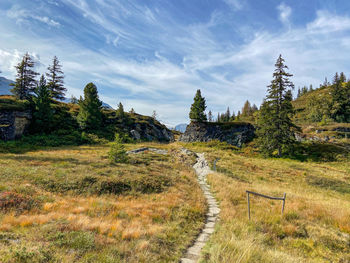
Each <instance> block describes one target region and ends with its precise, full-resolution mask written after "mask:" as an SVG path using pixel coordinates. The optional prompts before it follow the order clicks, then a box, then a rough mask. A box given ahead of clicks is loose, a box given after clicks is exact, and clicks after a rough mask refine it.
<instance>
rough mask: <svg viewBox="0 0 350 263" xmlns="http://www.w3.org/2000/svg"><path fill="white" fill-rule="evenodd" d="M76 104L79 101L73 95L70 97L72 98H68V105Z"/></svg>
mask: <svg viewBox="0 0 350 263" xmlns="http://www.w3.org/2000/svg"><path fill="white" fill-rule="evenodd" d="M78 102H79V100H78V99H77V98H76V97H75V96H74V95H72V97H71V98H70V103H72V104H78Z"/></svg>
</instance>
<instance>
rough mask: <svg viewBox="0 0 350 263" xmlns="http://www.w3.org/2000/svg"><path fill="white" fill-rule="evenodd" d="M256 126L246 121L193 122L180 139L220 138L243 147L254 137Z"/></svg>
mask: <svg viewBox="0 0 350 263" xmlns="http://www.w3.org/2000/svg"><path fill="white" fill-rule="evenodd" d="M254 134H255V128H254V126H253V125H251V124H250V123H244V122H228V123H216V122H203V123H199V122H191V124H190V125H188V126H187V128H186V131H185V133H183V134H182V135H181V136H180V138H179V141H182V142H209V141H212V140H219V141H222V142H227V143H229V144H231V145H234V146H237V147H241V146H242V145H243V144H244V143H247V142H250V141H251V140H252V139H253V138H254Z"/></svg>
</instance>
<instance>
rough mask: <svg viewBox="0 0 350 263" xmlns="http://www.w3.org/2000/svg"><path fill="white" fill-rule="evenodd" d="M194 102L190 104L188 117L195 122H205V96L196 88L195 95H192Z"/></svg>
mask: <svg viewBox="0 0 350 263" xmlns="http://www.w3.org/2000/svg"><path fill="white" fill-rule="evenodd" d="M193 100H194V102H193V103H192V105H191V111H190V114H189V116H190V119H191V121H195V122H205V121H207V116H206V114H205V109H206V108H207V106H206V105H205V98H204V97H202V94H201V90H199V89H198V90H197V92H196V96H195V97H194V99H193Z"/></svg>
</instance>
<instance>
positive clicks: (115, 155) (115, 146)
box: [108, 133, 128, 163]
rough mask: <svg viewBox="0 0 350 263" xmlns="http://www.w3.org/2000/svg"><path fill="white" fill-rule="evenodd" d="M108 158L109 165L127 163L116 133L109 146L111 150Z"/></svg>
mask: <svg viewBox="0 0 350 263" xmlns="http://www.w3.org/2000/svg"><path fill="white" fill-rule="evenodd" d="M108 158H109V160H110V161H111V163H126V162H127V161H128V155H127V153H126V150H125V147H124V145H123V141H122V139H121V138H120V136H119V134H118V133H117V134H115V139H114V142H113V143H112V144H111V148H110V150H109V152H108Z"/></svg>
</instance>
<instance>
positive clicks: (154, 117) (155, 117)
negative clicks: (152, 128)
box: [152, 110, 158, 120]
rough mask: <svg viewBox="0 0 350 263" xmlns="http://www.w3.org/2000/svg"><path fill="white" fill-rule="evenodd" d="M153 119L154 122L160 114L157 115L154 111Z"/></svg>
mask: <svg viewBox="0 0 350 263" xmlns="http://www.w3.org/2000/svg"><path fill="white" fill-rule="evenodd" d="M152 118H153V119H154V120H157V118H158V114H157V112H156V111H155V110H154V111H153V113H152Z"/></svg>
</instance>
